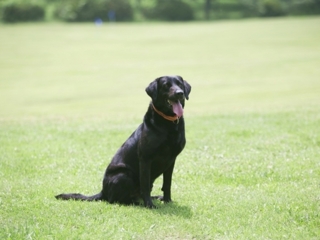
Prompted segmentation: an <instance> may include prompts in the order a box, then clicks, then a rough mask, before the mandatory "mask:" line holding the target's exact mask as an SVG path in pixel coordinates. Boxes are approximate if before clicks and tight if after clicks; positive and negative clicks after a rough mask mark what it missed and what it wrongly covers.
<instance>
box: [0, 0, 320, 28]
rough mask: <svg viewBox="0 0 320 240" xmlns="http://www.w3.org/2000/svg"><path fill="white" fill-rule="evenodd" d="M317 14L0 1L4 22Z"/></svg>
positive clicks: (284, 6)
mask: <svg viewBox="0 0 320 240" xmlns="http://www.w3.org/2000/svg"><path fill="white" fill-rule="evenodd" d="M316 14H320V0H0V17H1V20H2V21H3V22H23V21H44V20H47V21H49V20H59V21H66V22H88V21H96V22H99V23H102V22H103V21H192V20H216V19H240V18H248V17H274V16H284V15H316Z"/></svg>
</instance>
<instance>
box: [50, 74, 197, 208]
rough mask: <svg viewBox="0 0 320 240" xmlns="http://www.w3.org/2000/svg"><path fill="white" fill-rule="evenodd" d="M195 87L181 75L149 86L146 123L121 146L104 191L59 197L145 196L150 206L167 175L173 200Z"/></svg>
mask: <svg viewBox="0 0 320 240" xmlns="http://www.w3.org/2000/svg"><path fill="white" fill-rule="evenodd" d="M190 91H191V86H190V85H189V84H188V83H187V82H186V81H184V80H183V79H182V77H180V76H164V77H160V78H157V79H156V80H154V81H153V82H151V83H150V84H149V86H148V87H147V88H146V92H147V94H148V95H149V96H150V97H151V98H152V102H151V103H150V105H149V108H148V110H147V112H146V114H145V116H144V120H143V123H142V124H141V125H140V126H139V127H138V128H137V130H136V131H135V132H133V133H132V135H131V136H130V137H129V138H128V140H127V141H126V142H125V143H124V144H123V145H122V146H121V147H120V149H119V150H118V151H117V153H116V154H115V156H114V157H113V159H112V161H111V163H110V165H109V166H108V167H107V169H106V172H105V174H104V179H103V185H102V191H101V192H100V193H98V194H96V195H93V196H84V195H82V194H78V193H71V194H60V195H57V196H56V198H57V199H64V200H68V199H75V200H84V201H97V200H104V201H108V202H110V203H120V204H126V205H129V204H138V200H139V199H140V198H142V200H143V201H144V205H145V206H146V207H148V208H154V207H155V206H154V205H153V203H152V200H151V196H150V193H151V190H152V186H153V182H154V181H155V179H156V178H157V177H159V176H160V175H161V174H163V185H162V191H163V196H159V197H155V198H158V199H160V200H162V201H164V202H165V203H168V202H171V179H172V172H173V168H174V164H175V160H176V157H177V156H178V154H179V153H180V152H181V151H182V150H183V148H184V146H185V143H186V139H185V129H184V119H183V107H184V101H185V99H188V96H189V93H190Z"/></svg>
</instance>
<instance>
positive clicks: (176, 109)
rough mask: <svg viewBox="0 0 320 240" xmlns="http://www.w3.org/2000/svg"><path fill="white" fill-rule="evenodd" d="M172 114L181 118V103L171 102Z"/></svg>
mask: <svg viewBox="0 0 320 240" xmlns="http://www.w3.org/2000/svg"><path fill="white" fill-rule="evenodd" d="M171 105H172V110H173V112H174V113H175V114H176V115H177V116H178V117H181V116H182V115H183V108H182V106H181V103H180V102H179V101H178V102H171Z"/></svg>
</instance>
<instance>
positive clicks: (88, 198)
mask: <svg viewBox="0 0 320 240" xmlns="http://www.w3.org/2000/svg"><path fill="white" fill-rule="evenodd" d="M55 198H56V199H61V200H79V201H89V202H92V201H100V200H103V195H102V192H100V193H98V194H96V195H92V196H85V195H82V194H80V193H62V194H59V195H57V196H55Z"/></svg>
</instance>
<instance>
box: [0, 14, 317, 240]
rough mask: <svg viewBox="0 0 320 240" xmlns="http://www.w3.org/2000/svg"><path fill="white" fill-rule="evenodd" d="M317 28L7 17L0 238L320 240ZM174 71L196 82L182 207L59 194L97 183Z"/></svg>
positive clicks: (278, 23)
mask: <svg viewBox="0 0 320 240" xmlns="http://www.w3.org/2000/svg"><path fill="white" fill-rule="evenodd" d="M319 26H320V18H319V17H315V18H283V19H268V20H244V21H237V22H236V21H226V22H216V23H187V24H182V23H176V24H165V23H153V24H148V23H141V24H110V25H108V24H105V25H103V26H101V27H96V26H94V25H93V24H70V25H67V24H54V23H52V24H19V25H0V39H1V44H0V169H1V171H0V189H1V191H0V239H102V238H104V239H319V237H320V228H319V226H320V216H319V212H320V188H319V186H320V185H319V184H320V180H319V179H320V161H319V160H320V136H319V128H320V31H319ZM168 74H179V75H181V76H183V77H184V78H185V79H186V80H187V81H188V82H189V83H190V84H191V85H192V92H191V94H190V100H189V101H188V102H187V103H186V108H185V119H186V126H187V146H186V149H185V151H184V152H183V153H182V154H181V156H179V158H178V160H177V165H176V169H175V172H174V177H173V186H172V195H173V200H174V203H172V204H169V205H163V204H162V203H160V202H156V204H157V205H158V206H159V209H157V210H152V211H151V210H147V209H144V208H142V207H123V206H119V205H110V204H106V203H102V202H97V203H83V202H72V201H71V202H62V201H57V200H55V199H54V197H53V196H54V195H56V194H58V193H61V192H69V191H70V192H82V193H85V194H93V193H96V192H98V191H99V190H100V186H101V180H102V176H103V173H104V169H105V167H106V166H107V164H108V163H109V161H110V159H111V157H112V156H113V154H114V153H115V151H116V150H117V148H118V147H119V146H120V145H121V144H122V142H123V141H124V140H125V139H126V138H127V137H128V135H129V134H130V133H131V132H132V131H133V130H134V129H135V128H136V127H137V125H138V124H139V123H140V122H141V120H142V117H143V114H144V112H145V111H146V108H147V105H148V102H149V97H148V96H147V95H146V94H145V91H144V89H145V87H146V86H147V85H148V84H149V82H151V81H152V80H153V79H155V78H156V77H158V76H161V75H168ZM160 188H161V179H159V181H157V182H156V184H155V186H154V191H153V193H154V194H160V193H161V191H160Z"/></svg>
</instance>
